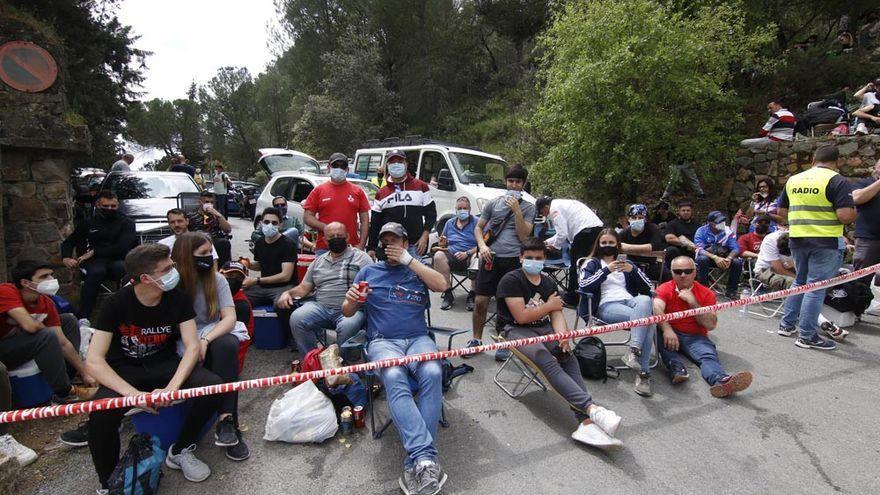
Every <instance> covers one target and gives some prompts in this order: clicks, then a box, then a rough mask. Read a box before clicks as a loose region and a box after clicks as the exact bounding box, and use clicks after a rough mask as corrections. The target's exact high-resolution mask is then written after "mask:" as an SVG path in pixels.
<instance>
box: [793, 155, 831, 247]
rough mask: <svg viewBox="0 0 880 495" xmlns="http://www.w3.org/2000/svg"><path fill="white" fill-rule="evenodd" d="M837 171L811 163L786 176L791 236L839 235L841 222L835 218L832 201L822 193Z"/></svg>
mask: <svg viewBox="0 0 880 495" xmlns="http://www.w3.org/2000/svg"><path fill="white" fill-rule="evenodd" d="M836 175H837V172H835V171H833V170H830V169H827V168H824V167H813V168H811V169H809V170H807V171H805V172H801V173H799V174H797V175H795V176H792V177H791V178H790V179H788V182H787V183H786V184H785V193H786V194H787V195H788V203H789V207H788V224H789V226H790V230H789V235H790V236H791V237H840V236H842V235H843V224H842V223H840V220H838V219H837V214H836V213H835V212H834V205H833V204H832V203H831V201H828V198H827V197H825V189H826V188H827V186H828V183H829V182H831V179H833V178H834V176H836Z"/></svg>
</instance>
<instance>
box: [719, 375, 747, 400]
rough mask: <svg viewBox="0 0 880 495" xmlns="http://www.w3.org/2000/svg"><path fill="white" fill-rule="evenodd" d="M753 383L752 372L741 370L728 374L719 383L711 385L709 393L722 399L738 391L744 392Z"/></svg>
mask: <svg viewBox="0 0 880 495" xmlns="http://www.w3.org/2000/svg"><path fill="white" fill-rule="evenodd" d="M751 384H752V374H751V373H750V372H748V371H740V372H739V373H737V374H735V375H733V376H731V375H727V376H725V377H723V378H721V380H719V381H718V383H716V384H715V385H712V386H711V387H709V393H710V394H712V397H715V398H717V399H721V398H724V397H727V396H729V395H731V394H734V393H736V392H742V391H743V390H745V389H747V388H749V385H751Z"/></svg>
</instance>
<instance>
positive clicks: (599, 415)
mask: <svg viewBox="0 0 880 495" xmlns="http://www.w3.org/2000/svg"><path fill="white" fill-rule="evenodd" d="M590 421H592V422H593V423H595V424H596V426H598V427H599V428H602V429H603V430H605V433H607V434H609V435H611V436H612V437H613V436H614V435H616V434H617V429H618V428H620V416H618V415H617V413H615V412H614V411H612V410H611V409H605V408H604V407H602V406H593V407H592V408H591V409H590Z"/></svg>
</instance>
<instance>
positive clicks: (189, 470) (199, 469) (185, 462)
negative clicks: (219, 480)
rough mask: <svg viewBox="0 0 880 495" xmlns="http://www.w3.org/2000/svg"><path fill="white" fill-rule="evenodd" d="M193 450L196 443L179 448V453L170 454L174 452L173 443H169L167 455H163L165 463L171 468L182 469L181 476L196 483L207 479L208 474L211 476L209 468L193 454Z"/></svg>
mask: <svg viewBox="0 0 880 495" xmlns="http://www.w3.org/2000/svg"><path fill="white" fill-rule="evenodd" d="M195 450H196V445H195V444H192V445H190V446H189V447H187V448H185V449H183V450H181V451H180V453H179V454H172V452H174V444H171V448H170V449H168V455H166V456H165V465H166V466H168V467H170V468H171V469H177V470H180V471H183V477H184V478H186V479H187V480H188V481H193V482H196V483H198V482H200V481H205V480H206V479H208V476H211V468H209V467H208V465H207V464H205V463H204V462H202V461H200V460H198V459H197V458H196V456H195V454H193V452H195Z"/></svg>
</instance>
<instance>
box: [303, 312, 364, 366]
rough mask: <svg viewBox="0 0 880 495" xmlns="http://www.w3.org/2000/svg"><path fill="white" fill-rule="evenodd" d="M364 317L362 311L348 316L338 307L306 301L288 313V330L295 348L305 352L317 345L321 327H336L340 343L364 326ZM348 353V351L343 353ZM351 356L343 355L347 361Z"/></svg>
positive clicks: (338, 342)
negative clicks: (343, 314) (290, 313)
mask: <svg viewBox="0 0 880 495" xmlns="http://www.w3.org/2000/svg"><path fill="white" fill-rule="evenodd" d="M365 323H366V317H365V316H364V312H363V311H358V312H357V313H355V314H354V315H352V316H350V317H345V316H342V311H341V310H339V309H334V308H328V307H327V306H324V305H322V304H318V303H316V302H315V301H308V302H306V303H305V304H303V305H302V306H300V307H299V308H297V309H296V311H294V312H293V314H292V315H290V330H291V333H292V334H293V340H294V341H295V342H296V348H297V349H299V352H301V353H303V354H305V353H307V352H309V351H311V350H312V349H314V348H316V347H318V337H317V334H318V332H319V331H320V330H321V329H323V328H333V329H336V344H338V345H339V347H340V348H341V347H342V344H344V343H345V341H347V340H348V339H350V338H351V337H352V336H353V335H354V334H356V333H357V332H358V330H360V329H362V328H364V324H365ZM343 354H350V353H343ZM351 357H352V356H348V355H343V356H342V358H343V359H344V360H346V361H348V362H351V361H352V359H350V358H351Z"/></svg>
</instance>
